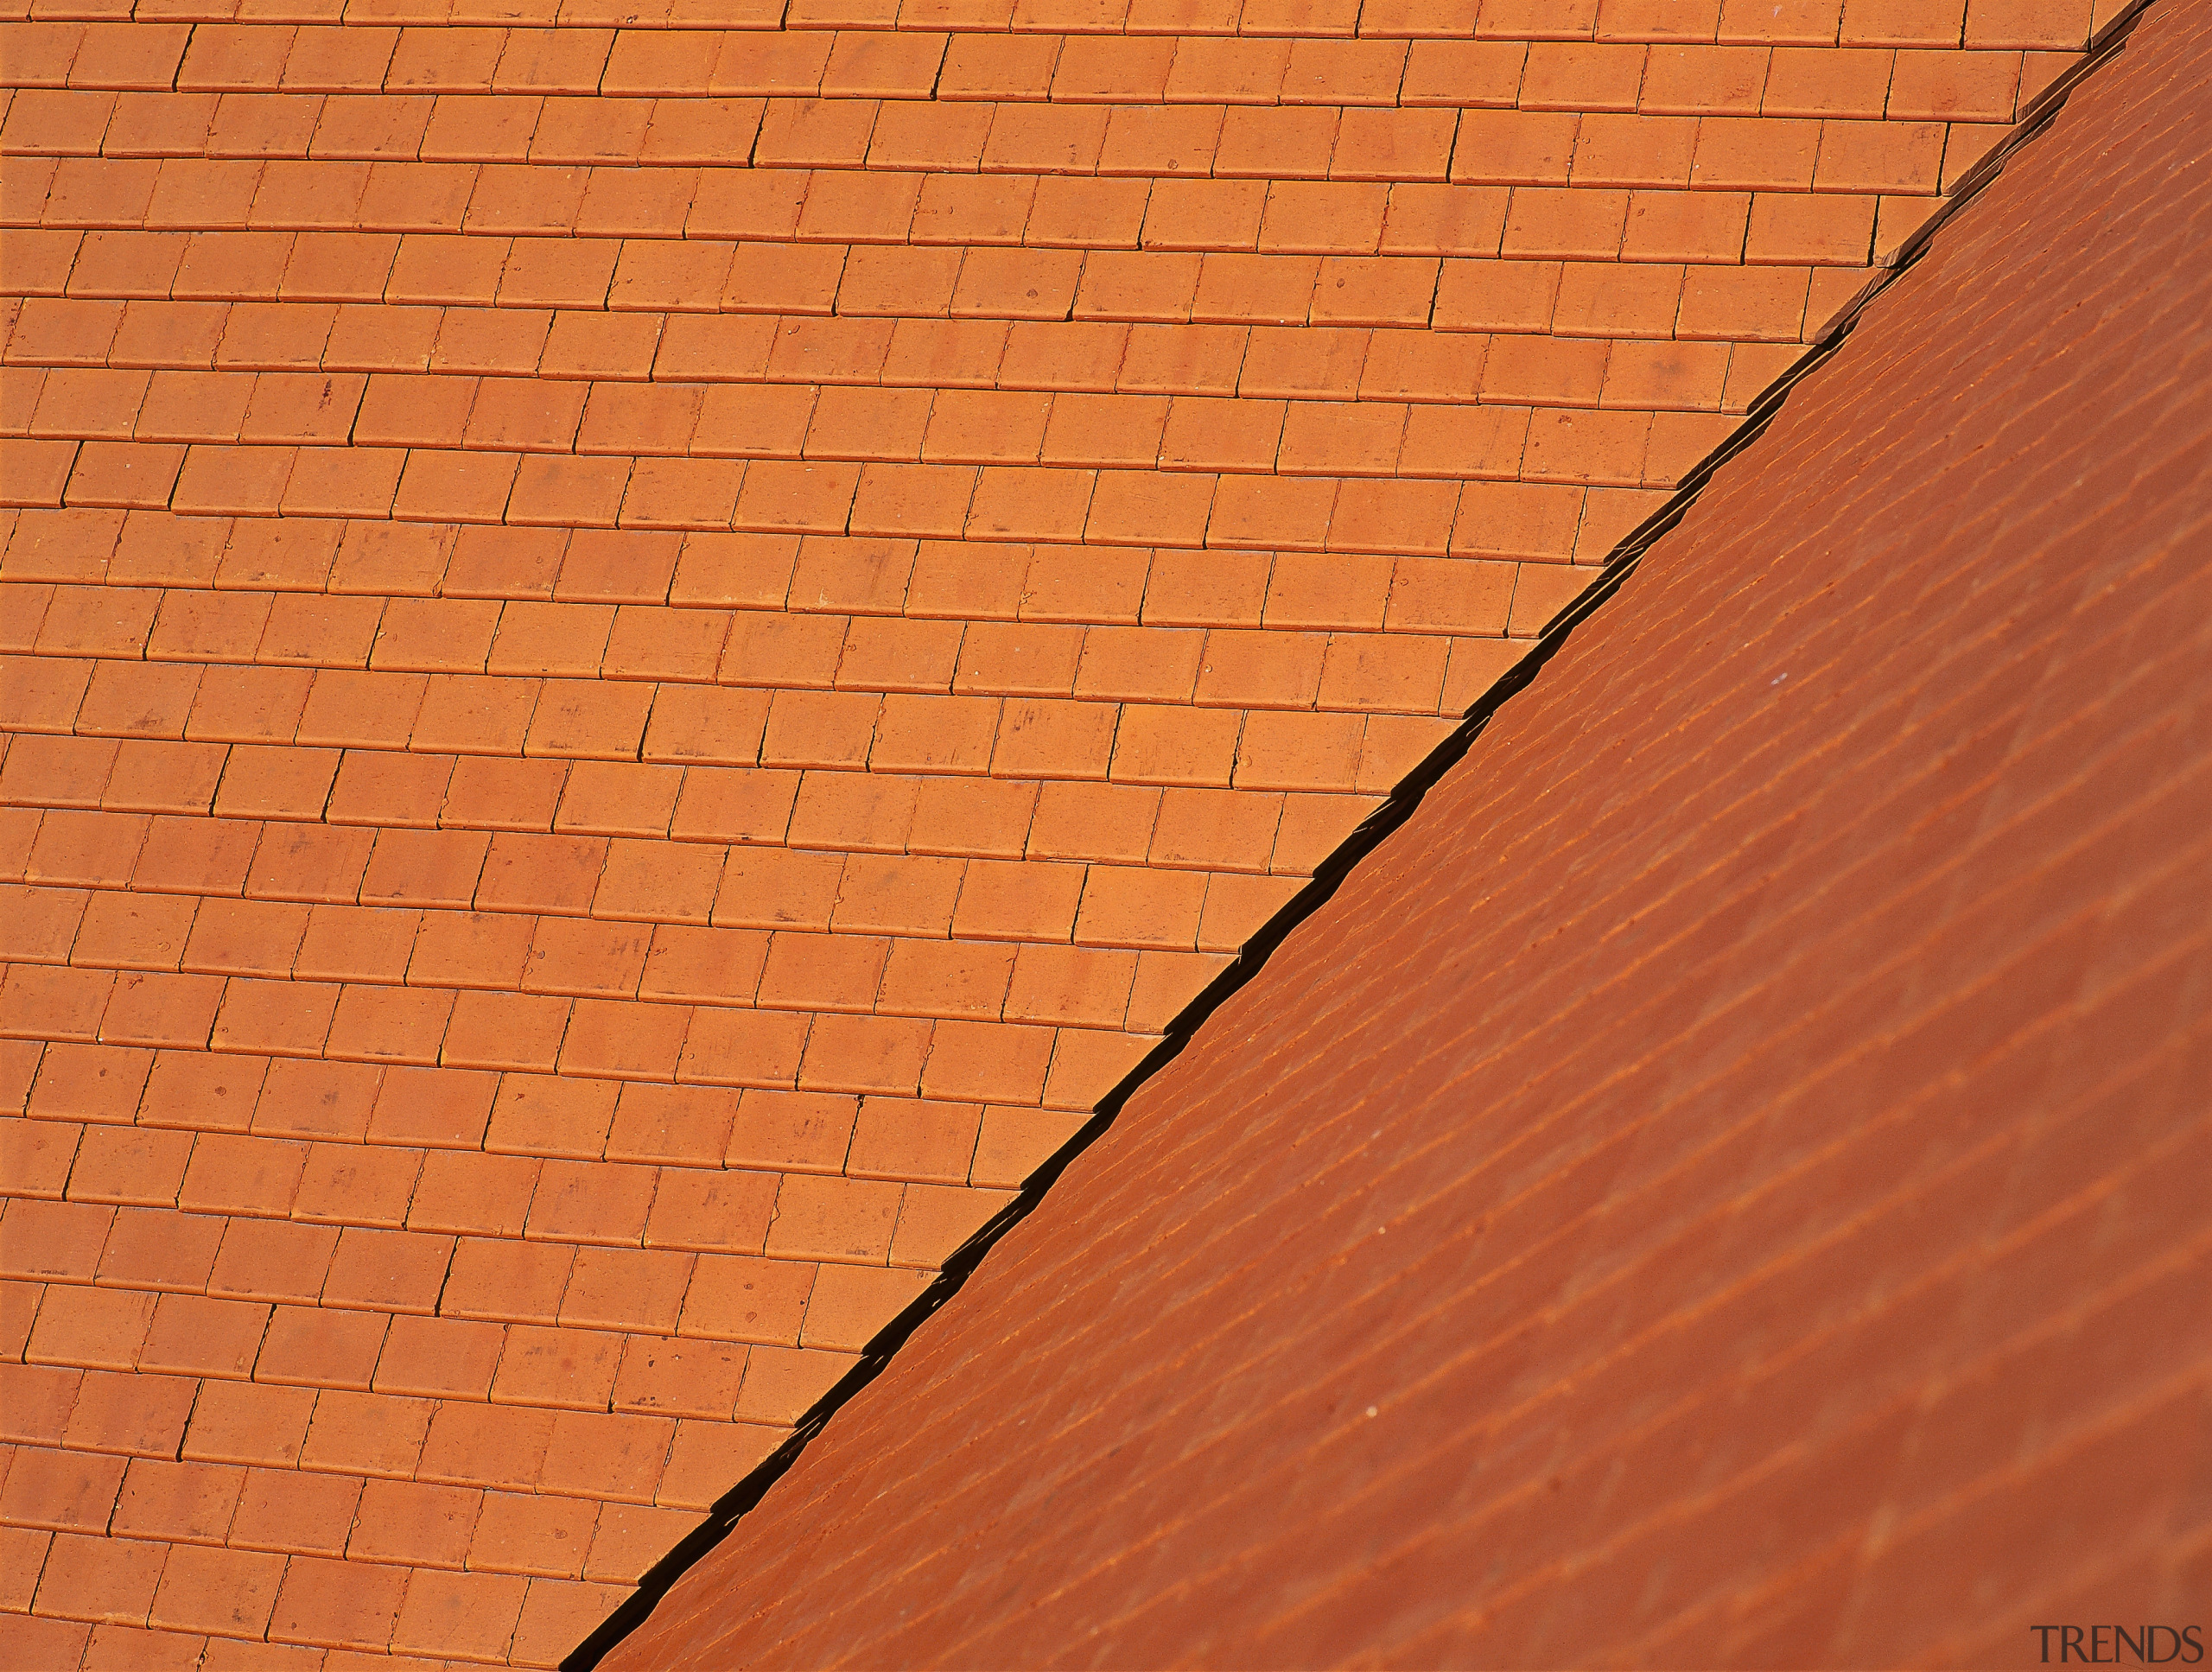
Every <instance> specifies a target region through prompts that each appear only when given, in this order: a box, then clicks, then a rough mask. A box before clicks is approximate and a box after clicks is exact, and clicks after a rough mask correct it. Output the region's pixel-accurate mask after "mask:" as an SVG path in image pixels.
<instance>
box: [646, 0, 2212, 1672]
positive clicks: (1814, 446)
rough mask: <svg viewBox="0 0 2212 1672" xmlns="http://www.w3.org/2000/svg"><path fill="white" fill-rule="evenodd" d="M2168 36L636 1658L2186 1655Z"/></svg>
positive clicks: (1876, 333)
mask: <svg viewBox="0 0 2212 1672" xmlns="http://www.w3.org/2000/svg"><path fill="white" fill-rule="evenodd" d="M2142 16H2143V18H2144V20H2145V21H2144V22H2142V25H2141V27H2140V28H2139V29H2137V30H2136V32H2135V33H2134V34H2133V36H2132V37H2130V38H2129V39H2128V40H2127V42H2126V50H2125V51H2124V52H2122V53H2120V54H2119V55H2118V56H2117V57H2116V58H2115V59H2113V60H2110V61H2109V62H2107V64H2105V65H2103V66H2101V67H2099V68H2098V69H2097V70H2096V71H2095V73H2094V74H2093V75H2092V76H2090V77H2089V78H2088V79H2087V80H2086V81H2085V82H2084V83H2083V84H2082V86H2081V87H2080V88H2078V89H2077V90H2076V91H2075V93H2074V95H2073V99H2072V101H2071V102H2070V103H2069V105H2067V106H2066V108H2065V109H2064V110H2063V111H2062V112H2061V113H2060V115H2059V116H2058V118H2057V120H2056V123H2055V124H2054V125H2053V126H2052V127H2051V128H2050V130H2048V131H2047V132H2045V133H2044V135H2043V136H2042V137H2039V138H2037V140H2036V142H2035V143H2033V144H2031V145H2030V146H2027V147H2025V148H2024V149H2021V150H2019V151H2018V153H2016V154H2015V156H2013V157H2012V161H2011V163H2010V165H2009V166H2008V168H2007V169H2006V171H2005V174H2004V175H2003V177H2002V178H2000V179H1999V180H1998V181H1996V182H1995V184H1994V185H1993V186H1991V187H1990V188H1989V189H1988V190H1987V191H1986V192H1985V193H1983V194H1981V195H1980V196H1979V197H1978V198H1976V199H1975V200H1974V201H1972V202H1971V203H1970V204H1968V205H1967V207H1965V209H1964V210H1963V212H1962V213H1960V214H1958V215H1957V216H1955V218H1953V219H1949V220H1948V222H1947V223H1946V224H1945V225H1944V226H1942V229H1941V230H1940V231H1939V232H1937V234H1936V237H1935V238H1934V239H1933V242H1932V245H1931V246H1930V248H1929V252H1928V254H1927V256H1926V258H1925V259H1924V261H1923V262H1922V263H1921V264H1919V265H1917V266H1916V267H1915V268H1913V269H1912V270H1910V271H1908V272H1907V273H1905V274H1904V277H1902V278H1901V279H1900V280H1899V281H1898V282H1897V283H1896V284H1894V285H1893V286H1892V287H1891V288H1890V289H1887V290H1886V291H1885V292H1884V293H1883V294H1881V295H1880V296H1878V298H1877V299H1876V300H1875V301H1874V302H1873V303H1872V305H1871V306H1870V307H1869V308H1868V309H1867V310H1866V312H1865V314H1864V315H1861V316H1860V317H1859V320H1858V322H1857V325H1856V329H1855V331H1854V333H1853V334H1852V335H1851V336H1850V337H1848V339H1847V340H1845V341H1844V343H1843V344H1842V346H1841V347H1840V350H1839V351H1838V352H1837V353H1835V354H1834V357H1833V358H1831V359H1828V360H1827V362H1826V363H1825V364H1824V365H1822V366H1820V367H1819V368H1818V369H1817V370H1815V371H1814V372H1811V373H1810V374H1809V375H1808V377H1807V378H1805V379H1804V380H1803V381H1802V383H1800V384H1799V385H1797V387H1796V390H1795V391H1793V392H1792V394H1791V395H1790V397H1789V401H1788V403H1787V404H1786V405H1784V406H1783V408H1782V410H1781V411H1780V413H1779V416H1777V419H1776V421H1775V422H1774V423H1773V425H1772V427H1771V428H1770V429H1769V430H1768V431H1767V433H1766V434H1765V435H1764V436H1763V437H1762V439H1761V440H1760V441H1759V442H1758V444H1757V445H1755V446H1754V447H1752V448H1750V449H1749V450H1748V451H1747V452H1745V454H1743V455H1741V456H1739V457H1738V458H1737V459H1735V460H1734V461H1732V462H1730V463H1729V464H1727V465H1726V467H1723V468H1722V469H1720V470H1719V472H1718V474H1716V475H1715V477H1714V478H1713V480H1712V482H1711V484H1710V486H1708V487H1707V489H1706V491H1705V492H1704V493H1703V495H1702V497H1701V498H1700V499H1698V501H1697V502H1696V503H1695V504H1694V505H1693V506H1692V507H1691V508H1690V509H1689V511H1688V514H1687V516H1686V517H1685V518H1684V520H1683V521H1682V522H1681V524H1680V525H1679V526H1678V527H1677V528H1676V529H1675V531H1673V532H1671V533H1669V534H1668V535H1667V536H1665V537H1663V538H1662V539H1660V540H1659V541H1658V542H1657V543H1656V544H1654V545H1653V546H1652V547H1651V548H1650V550H1649V553H1648V555H1647V556H1644V557H1643V559H1642V561H1641V563H1640V566H1639V567H1637V569H1636V570H1635V572H1634V574H1633V576H1632V578H1630V579H1629V580H1628V581H1627V582H1626V583H1625V584H1624V587H1623V588H1622V589H1621V590H1620V591H1619V593H1618V594H1617V595H1616V596H1615V597H1614V598H1613V599H1612V600H1611V601H1610V602H1608V603H1606V604H1605V606H1604V607H1602V608H1600V609H1598V610H1597V611H1595V612H1594V613H1592V614H1591V615H1590V616H1589V617H1588V619H1587V620H1586V621H1585V622H1584V623H1583V624H1582V625H1581V626H1579V627H1578V628H1577V629H1576V630H1575V632H1574V633H1573V637H1572V638H1571V639H1568V640H1567V642H1566V643H1565V644H1564V645H1563V646H1562V647H1560V649H1559V650H1558V652H1557V653H1556V654H1555V655H1554V658H1552V660H1551V661H1550V662H1549V664H1548V665H1547V666H1546V668H1545V670H1544V671H1543V674H1542V676H1541V677H1540V678H1538V679H1537V680H1536V681H1535V683H1534V684H1533V685H1532V686H1531V687H1529V689H1528V690H1526V691H1525V692H1523V693H1522V695H1519V696H1515V697H1514V698H1513V699H1512V700H1511V701H1510V702H1507V703H1505V704H1504V705H1503V707H1502V708H1500V709H1497V712H1496V715H1495V718H1494V719H1492V720H1491V723H1490V724H1489V726H1488V728H1486V729H1485V730H1484V731H1483V733H1482V734H1480V735H1479V736H1478V738H1476V739H1475V740H1474V741H1473V743H1472V746H1471V749H1470V751H1469V753H1468V754H1467V755H1466V757H1465V760H1463V761H1462V762H1461V763H1460V764H1459V766H1456V767H1454V768H1453V769H1452V771H1451V772H1448V773H1447V774H1446V776H1445V777H1444V778H1443V779H1442V780H1441V781H1440V783H1439V784H1438V785H1436V787H1435V788H1434V789H1433V790H1432V791H1430V793H1429V794H1428V796H1427V798H1426V799H1425V800H1424V801H1423V802H1422V804H1421V806H1420V807H1419V809H1418V810H1417V811H1414V813H1413V815H1412V817H1410V819H1409V820H1408V822H1407V823H1406V824H1405V825H1404V826H1403V827H1402V829H1400V830H1398V831H1397V832H1396V833H1395V835H1393V836H1391V837H1389V839H1388V840H1387V841H1385V842H1383V844H1382V845H1381V846H1380V847H1379V848H1378V849H1376V851H1375V853H1374V854H1373V855H1372V856H1371V857H1370V859H1369V860H1368V861H1366V862H1365V863H1363V865H1361V866H1360V867H1359V868H1357V869H1355V870H1354V871H1352V873H1351V875H1350V876H1349V877H1348V878H1347V879H1346V881H1344V885H1343V887H1341V889H1340V890H1339V891H1338V893H1337V894H1336V895H1335V897H1334V898H1333V899H1332V900H1331V901H1330V902H1329V903H1328V904H1327V905H1325V906H1323V907H1322V908H1321V909H1320V910H1319V912H1317V913H1316V914H1315V915H1314V916H1313V918H1311V919H1309V920H1308V921H1307V922H1306V923H1305V924H1304V925H1301V926H1300V928H1299V929H1297V930H1296V931H1294V932H1293V933H1292V934H1291V935H1290V936H1289V938H1287V940H1286V941H1285V942H1284V944H1283V945H1282V946H1281V950H1279V951H1278V952H1277V954H1276V955H1275V957H1274V959H1273V960H1272V961H1271V962H1270V963H1268V966H1267V967H1266V968H1265V969H1264V970H1262V971H1261V972H1260V974H1259V975H1258V976H1256V977H1255V979H1254V980H1253V981H1252V982H1250V983H1249V984H1248V985H1247V986H1245V987H1244V988H1243V989H1242V990H1241V991H1240V992H1239V993H1238V994H1237V995H1236V996H1235V997H1234V998H1233V999H1231V1000H1230V1001H1229V1002H1228V1003H1227V1004H1226V1005H1224V1007H1223V1008H1222V1009H1221V1010H1219V1011H1218V1012H1217V1014H1215V1016H1214V1018H1213V1020H1212V1021H1211V1023H1210V1024H1209V1026H1208V1027H1206V1028H1205V1030H1204V1031H1202V1032H1201V1033H1199V1034H1198V1037H1197V1038H1196V1039H1194V1040H1193V1041H1192V1045H1191V1046H1190V1048H1189V1049H1188V1050H1187V1051H1185V1052H1184V1053H1183V1054H1182V1055H1181V1056H1180V1057H1179V1058H1178V1059H1176V1060H1175V1061H1174V1062H1173V1064H1172V1065H1169V1066H1168V1067H1167V1068H1166V1069H1165V1070H1163V1071H1161V1072H1160V1074H1159V1075H1157V1076H1156V1077H1155V1078H1153V1079H1152V1080H1150V1081H1149V1082H1148V1083H1147V1084H1146V1085H1145V1086H1144V1087H1143V1088H1142V1089H1141V1090H1139V1091H1138V1092H1137V1093H1136V1094H1135V1096H1134V1097H1132V1098H1131V1099H1130V1101H1129V1103H1128V1106H1127V1108H1126V1109H1124V1111H1123V1112H1122V1115H1121V1116H1120V1117H1119V1119H1118V1120H1117V1121H1116V1123H1115V1125H1114V1126H1113V1127H1112V1128H1110V1129H1109V1131H1108V1132H1107V1133H1106V1134H1105V1135H1103V1137H1102V1138H1100V1139H1099V1140H1098V1141H1096V1143H1095V1144H1094V1145H1092V1146H1091V1147H1090V1148H1089V1149H1087V1150H1086V1151H1085V1152H1084V1154H1082V1155H1081V1156H1080V1157H1079V1158H1077V1160H1075V1161H1074V1162H1073V1164H1072V1165H1071V1167H1070V1168H1069V1170H1068V1171H1067V1173H1066V1174H1065V1177H1064V1178H1063V1179H1061V1181H1060V1183H1059V1184H1058V1186H1056V1187H1055V1188H1054V1190H1053V1191H1052V1193H1051V1194H1050V1195H1048V1196H1046V1197H1045V1198H1044V1199H1043V1201H1042V1202H1041V1204H1040V1205H1039V1207H1038V1208H1037V1209H1036V1211H1034V1212H1033V1214H1032V1215H1030V1216H1029V1217H1027V1219H1025V1220H1024V1221H1023V1222H1022V1223H1021V1224H1019V1225H1018V1226H1016V1227H1015V1228H1014V1229H1013V1230H1011V1231H1009V1232H1008V1233H1007V1235H1006V1236H1005V1237H1003V1239H1002V1240H1001V1242H1000V1243H998V1245H997V1246H996V1247H995V1249H993V1250H992V1252H991V1253H990V1255H989V1256H988V1258H987V1259H986V1260H984V1261H983V1262H982V1264H981V1266H980V1267H979V1268H978V1269H977V1270H976V1275H974V1276H973V1277H972V1278H971V1279H970V1280H969V1283H968V1284H967V1286H966V1287H965V1288H964V1289H963V1291H962V1292H961V1294H959V1295H958V1296H957V1298H956V1299H955V1300H952V1301H950V1303H949V1304H948V1305H947V1306H945V1307H944V1309H942V1310H941V1311H940V1312H938V1313H937V1314H936V1315H935V1316H934V1317H933V1318H931V1319H930V1320H929V1321H928V1322H926V1323H925V1324H924V1325H923V1326H921V1327H920V1328H919V1329H918V1331H917V1332H915V1333H914V1335H913V1337H912V1339H911V1340H910V1341H909V1342H908V1343H907V1345H906V1346H905V1347H904V1348H903V1349H902V1350H901V1351H900V1352H899V1355H898V1356H897V1357H895V1358H893V1360H892V1361H891V1363H890V1364H889V1366H888V1368H887V1370H886V1371H885V1372H884V1374H883V1376H881V1377H880V1379H879V1380H877V1381H876V1382H875V1383H873V1384H872V1385H871V1386H869V1387H868V1389H864V1390H863V1391H861V1393H860V1394H859V1395H857V1396H856V1397H855V1398H854V1399H853V1400H852V1401H851V1402H849V1404H848V1405H847V1406H845V1407H844V1408H843V1409H842V1410H841V1411H840V1412H839V1414H838V1415H837V1416H836V1420H835V1421H832V1422H831V1423H830V1425H829V1427H828V1428H827V1429H826V1430H825V1432H824V1433H823V1436H822V1437H821V1439H820V1440H817V1442H816V1443H815V1444H814V1445H813V1446H811V1447H810V1448H809V1449H808V1450H807V1451H806V1452H805V1453H804V1454H803V1455H802V1456H801V1457H800V1458H799V1459H798V1463H797V1464H796V1465H795V1467H794V1468H793V1469H792V1471H791V1473H790V1474H788V1475H787V1476H785V1478H784V1479H783V1480H782V1481H780V1482H779V1484H777V1485H776V1486H775V1487H774V1488H772V1490H771V1491H769V1492H768V1493H767V1495H766V1497H765V1499H764V1500H763V1501H762V1502H761V1503H760V1505H759V1507H758V1508H757V1509H755V1510H753V1512H752V1513H751V1514H750V1515H749V1516H747V1517H746V1518H745V1519H743V1520H741V1521H740V1522H739V1523H737V1525H736V1527H735V1529H734V1531H733V1532H732V1534H731V1535H730V1536H729V1538H728V1540H727V1541H726V1542H724V1543H723V1544H722V1545H721V1547H720V1548H718V1549H716V1550H715V1551H714V1552H713V1553H712V1554H709V1555H708V1556H707V1557H706V1558H705V1560H704V1561H702V1563H701V1564H700V1565H699V1566H697V1567H695V1568H693V1569H692V1570H691V1571H690V1573H688V1574H687V1575H685V1576H684V1577H683V1578H681V1579H679V1580H677V1582H676V1584H675V1586H674V1588H673V1589H672V1590H671V1592H670V1593H669V1594H668V1595H667V1597H666V1599H664V1601H663V1602H662V1604H661V1605H660V1607H659V1608H658V1611H657V1612H655V1613H654V1614H653V1615H652V1617H651V1618H649V1619H647V1620H646V1621H645V1624H643V1625H642V1626H641V1627H640V1628H639V1631H637V1632H636V1633H635V1634H634V1635H633V1636H632V1637H630V1638H629V1639H628V1640H627V1641H626V1642H625V1643H620V1644H619V1645H618V1646H616V1648H615V1649H614V1650H613V1653H612V1654H611V1655H610V1656H608V1657H607V1661H606V1662H605V1664H606V1665H607V1667H609V1668H610V1669H612V1668H623V1669H632V1668H645V1667H652V1668H693V1667H696V1668H709V1667H715V1668H720V1667H728V1666H793V1667H819V1666H831V1665H837V1666H863V1667H890V1666H955V1667H1014V1666H1020V1667H1028V1666H1048V1665H1079V1666H1090V1667H1153V1666H1168V1665H1183V1666H1192V1665H1195V1666H1217V1667H1286V1666H1291V1667H1296V1666H1383V1665H1389V1666H1410V1667H1436V1666H1475V1667H1589V1666H1629V1667H1638V1666H1642V1667H1651V1666H1744V1667H1775V1666H1842V1667H1896V1666H2035V1665H2038V1664H2044V1665H2056V1664H2058V1663H2061V1662H2063V1661H2071V1660H2076V1659H2079V1660H2084V1661H2086V1660H2087V1659H2088V1650H2089V1649H2090V1648H2092V1647H2094V1648H2095V1649H2096V1650H2098V1653H2099V1656H2100V1657H2101V1658H2111V1659H2115V1660H2118V1661H2120V1662H2121V1663H2124V1664H2125V1663H2139V1662H2142V1661H2147V1660H2172V1661H2180V1660H2183V1659H2185V1658H2186V1656H2187V1654H2188V1653H2189V1652H2190V1650H2189V1649H2188V1647H2187V1644H2186V1643H2185V1642H2184V1641H2183V1639H2182V1638H2181V1637H2180V1633H2181V1631H2182V1629H2183V1628H2184V1627H2188V1628H2190V1631H2191V1632H2192V1637H2191V1639H2190V1640H2191V1641H2194V1640H2196V1639H2197V1638H2201V1635H2202V1625H2201V1623H2200V1622H2201V1611H2202V1604H2203V1602H2204V1599H2205V1588H2204V1580H2205V1574H2206V1572H2207V1561H2208V1557H2212V1513H2209V1511H2212V1506H2208V1504H2207V1502H2206V1500H2205V1496H2204V1493H2203V1491H2202V1475H2201V1473H2196V1472H2192V1470H2193V1468H2195V1467H2196V1465H2190V1464H2185V1463H2183V1459H2199V1460H2200V1462H2201V1459H2202V1458H2203V1457H2204V1455H2205V1449H2204V1448H2205V1442H2206V1435H2207V1432H2208V1429H2207V1422H2206V1418H2207V1412H2208V1409H2212V1404H2208V1401H2212V1311H2208V1309H2207V1308H2206V1307H2205V1306H2204V1305H2203V1297H2204V1295H2205V1294H2206V1293H2207V1292H2208V1286H2209V1285H2212V1215H2208V1213H2207V1211H2206V1204H2205V1198H2204V1190H2203V1182H2204V1179H2206V1177H2207V1176H2208V1169H2212V1105H2209V1104H2208V1102H2207V1099H2206V1096H2205V1092H2206V1088H2207V1086H2208V1085H2212V916H2208V914H2207V912H2206V911H2205V909H2204V908H2205V888H2204V879H2205V876H2206V874H2207V871H2208V868H2212V751H2208V749H2207V748H2206V747H2205V742H2206V740H2207V735H2208V729H2207V728H2208V721H2212V676H2209V675H2208V669H2212V566H2208V564H2207V563H2206V561H2205V559H2206V556H2207V553H2208V551H2212V332H2208V331H2207V330H2206V329H2205V328H2204V321H2206V320H2207V318H2208V317H2212V261H2207V260H2206V259H2204V255H2205V244H2206V238H2207V229H2208V226H2212V219H2208V214H2207V211H2208V208H2212V151H2208V149H2207V148H2206V146H2205V143H2204V140H2205V137H2206V135H2207V132H2208V130H2212V111H2209V110H2208V108H2207V106H2206V104H2205V101H2204V99H2203V90H2204V87H2205V86H2206V85H2207V80H2208V77H2212V13H2208V12H2207V10H2205V9H2204V8H2202V7H2196V8H2189V7H2182V6H2164V5H2159V6H2154V7H2153V8H2152V9H2151V10H2149V11H2147V12H2146V13H2144V14H2142ZM2112 1622H2119V1623H2120V1629H2122V1630H2124V1631H2126V1634H2127V1637H2128V1639H2130V1640H2132V1642H2133V1644H2134V1645H2135V1650H2136V1652H2133V1653H2128V1652H2124V1650H2123V1649H2122V1647H2121V1645H2120V1643H2118V1642H2116V1641H2115V1639H2114V1637H2113V1631H2114V1630H2115V1627H2114V1626H2113V1624H2111V1623H2112ZM2093 1627H2094V1632H2095V1633H2096V1634H2097V1635H2096V1636H2094V1637H2092V1636H2091V1630H2092V1628H2093ZM2146 1628H2150V1629H2153V1630H2155V1631H2160V1632H2164V1633H2166V1634H2168V1635H2166V1636H2164V1637H2157V1638H2153V1639H2151V1640H2150V1642H2151V1648H2150V1650H2148V1651H2147V1652H2145V1650H2144V1648H2143V1645H2144V1644H2145V1641H2146V1639H2145V1630H2146ZM2044 1633H2047V1635H2040V1636H2039V1635H2038V1634H2044Z"/></svg>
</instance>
